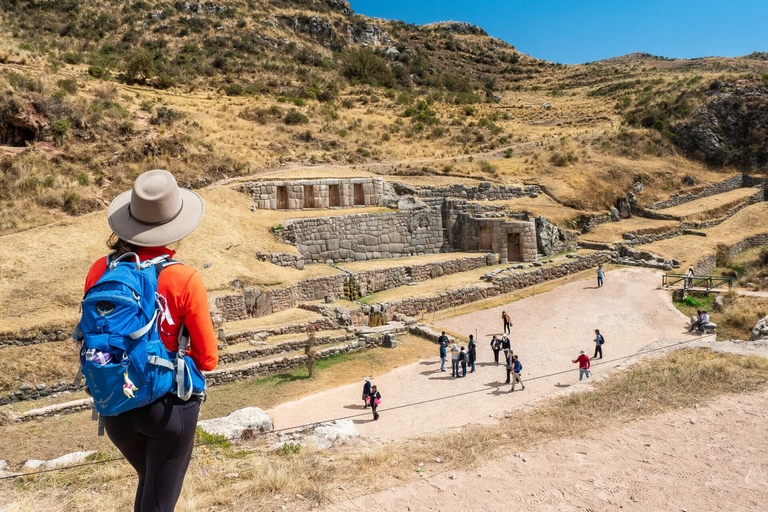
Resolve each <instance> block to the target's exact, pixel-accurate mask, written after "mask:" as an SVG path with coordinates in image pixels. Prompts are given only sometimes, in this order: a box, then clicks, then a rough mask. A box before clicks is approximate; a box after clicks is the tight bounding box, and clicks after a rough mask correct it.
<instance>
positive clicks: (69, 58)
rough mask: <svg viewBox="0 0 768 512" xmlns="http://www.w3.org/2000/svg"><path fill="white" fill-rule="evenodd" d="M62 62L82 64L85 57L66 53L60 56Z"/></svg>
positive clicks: (79, 54) (80, 54)
mask: <svg viewBox="0 0 768 512" xmlns="http://www.w3.org/2000/svg"><path fill="white" fill-rule="evenodd" d="M61 58H62V60H63V61H64V62H66V63H67V64H82V63H83V61H84V60H85V57H84V56H83V54H82V53H75V52H67V53H65V54H64V55H62V56H61Z"/></svg>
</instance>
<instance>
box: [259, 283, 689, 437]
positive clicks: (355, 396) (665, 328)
mask: <svg viewBox="0 0 768 512" xmlns="http://www.w3.org/2000/svg"><path fill="white" fill-rule="evenodd" d="M660 283H661V278H660V277H659V275H658V274H657V273H656V272H654V271H649V270H647V269H640V268H626V269H619V270H615V271H611V272H609V273H608V275H607V276H606V285H605V287H603V288H601V289H595V288H593V287H594V283H593V281H592V280H589V281H577V282H575V283H571V284H568V285H565V286H562V287H560V288H558V289H556V290H553V291H551V292H547V293H543V294H540V295H536V296H534V297H531V298H528V299H524V300H521V301H518V302H515V303H512V304H510V305H508V306H505V307H499V308H494V309H489V310H486V311H480V312H477V313H472V314H469V315H463V316H460V317H456V318H453V319H450V320H446V321H444V322H442V323H443V325H444V327H445V328H446V329H449V330H451V331H453V332H456V333H458V334H462V335H469V334H470V333H471V334H474V333H475V330H477V333H478V335H479V339H480V343H479V349H478V360H479V361H480V362H479V364H478V365H477V371H476V373H474V374H469V373H468V374H467V377H466V378H461V379H454V378H452V377H451V374H450V363H449V366H448V371H447V372H445V373H443V372H440V360H439V358H438V357H436V356H437V352H438V349H437V346H435V357H432V358H430V359H427V360H424V361H421V362H419V363H415V364H411V365H408V366H404V367H402V368H397V369H396V370H394V371H391V372H389V373H387V374H385V375H377V374H375V372H376V369H375V368H374V378H373V382H374V383H376V384H377V385H378V386H379V390H380V391H381V394H382V408H381V419H380V420H379V421H377V422H373V421H371V415H370V413H368V412H367V411H363V410H362V408H361V405H362V401H361V394H362V393H361V392H362V384H363V375H360V384H354V385H349V386H342V387H339V388H336V389H332V390H329V391H324V392H322V393H318V394H315V395H311V396H308V397H304V398H302V399H300V400H297V401H294V402H289V403H286V404H282V405H280V406H278V407H276V408H274V409H272V410H270V411H269V414H270V416H271V417H272V418H273V420H274V422H275V428H286V427H292V426H297V425H301V424H305V423H311V422H315V421H324V420H328V419H332V418H339V417H347V416H353V420H354V421H355V423H356V424H357V427H358V430H359V431H360V433H361V434H363V435H365V436H372V437H379V438H382V439H402V438H405V437H411V436H417V435H428V434H437V433H439V432H441V431H446V430H448V429H452V428H456V427H461V426H463V425H466V424H468V423H482V422H487V421H493V418H492V417H493V416H497V415H499V414H501V413H503V412H505V411H509V410H512V409H515V408H518V407H520V406H521V405H524V404H527V403H530V402H532V401H534V400H536V399H539V398H542V397H545V396H548V395H551V394H553V393H557V392H562V391H564V392H567V391H569V390H570V389H573V388H572V386H573V385H577V386H578V385H579V384H578V372H577V371H576V369H575V365H573V364H572V363H571V360H572V359H573V358H575V357H576V356H577V355H578V352H579V350H580V349H584V350H589V351H590V352H591V350H593V347H594V344H593V343H592V341H591V340H592V338H593V330H594V329H595V328H596V327H599V328H600V329H601V330H602V331H603V332H604V333H605V337H606V340H607V343H606V345H605V355H606V359H615V358H619V357H625V356H630V355H632V354H634V353H636V352H637V351H638V350H640V349H642V348H643V347H645V346H647V345H649V344H651V343H654V342H659V341H660V340H662V341H663V340H667V341H680V340H687V339H696V338H694V337H692V336H691V335H689V334H687V333H686V332H685V331H684V328H683V324H684V322H685V320H686V319H685V317H684V316H683V315H682V314H681V313H680V312H678V311H677V310H676V309H675V308H674V306H673V305H672V303H671V300H670V297H669V292H666V291H663V290H659V289H658V285H659V284H660ZM502 309H506V311H507V312H508V313H509V314H510V315H511V316H512V321H513V323H514V327H513V330H512V347H513V350H514V351H515V352H516V353H518V354H520V358H521V361H522V363H523V366H524V369H523V379H524V380H525V379H526V378H531V377H536V379H535V380H529V382H528V384H527V386H526V390H525V391H523V392H515V393H509V392H508V391H509V386H507V385H506V384H503V383H504V380H505V378H506V372H505V370H504V367H503V366H502V365H498V366H497V365H496V364H494V363H493V354H492V352H491V350H490V347H489V346H488V340H489V339H490V338H489V337H488V335H489V334H492V333H494V332H499V331H500V327H501V326H500V321H499V319H500V315H501V311H502ZM589 355H590V356H591V353H590V354H589ZM618 364H620V362H616V363H607V364H605V365H602V366H596V367H595V369H594V373H595V374H596V375H597V374H605V373H606V372H608V371H610V369H611V368H614V367H615V366H616V365H618ZM560 371H566V372H567V373H565V374H562V375H555V376H551V377H545V378H540V376H543V375H547V374H552V373H555V372H560ZM569 388H570V389H569ZM518 389H519V388H518ZM445 397H450V398H447V399H446V398H445ZM416 402H418V403H419V404H418V405H414V406H407V407H403V406H405V405H408V404H413V403H416Z"/></svg>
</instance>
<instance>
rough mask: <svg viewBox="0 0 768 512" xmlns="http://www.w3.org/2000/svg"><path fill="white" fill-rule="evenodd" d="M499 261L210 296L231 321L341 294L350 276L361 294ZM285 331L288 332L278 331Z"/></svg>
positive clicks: (487, 258)
mask: <svg viewBox="0 0 768 512" xmlns="http://www.w3.org/2000/svg"><path fill="white" fill-rule="evenodd" d="M498 261H499V257H498V255H496V254H482V255H478V256H470V257H466V258H457V259H455V260H447V261H440V262H435V263H421V264H416V265H401V266H397V267H390V268H380V269H373V270H367V271H364V272H359V273H357V272H352V271H348V270H347V271H345V273H343V274H336V275H332V276H323V277H317V278H314V279H305V280H302V281H299V282H298V283H296V284H294V285H292V286H288V287H285V288H277V289H272V290H260V289H254V288H249V287H244V288H241V289H240V290H238V292H239V293H235V294H231V295H222V296H218V297H215V298H214V299H213V301H212V302H213V307H214V318H215V319H216V321H217V322H234V321H237V320H244V319H246V318H251V317H260V316H264V315H268V314H271V313H276V312H278V311H283V310H285V309H289V308H292V307H295V306H298V305H299V304H301V303H302V302H310V301H313V300H319V299H323V298H325V297H327V296H334V297H342V296H344V282H345V281H346V280H347V279H349V277H350V276H353V277H354V279H355V281H356V282H357V284H358V287H359V291H360V293H361V294H362V295H369V294H371V293H375V292H378V291H381V290H388V289H390V288H396V287H398V286H404V285H406V284H408V283H416V282H421V281H426V280H429V279H435V278H437V277H442V276H446V275H451V274H455V273H457V272H466V271H467V270H473V269H476V268H480V267H484V266H487V265H495V264H497V263H498ZM282 334H288V333H282Z"/></svg>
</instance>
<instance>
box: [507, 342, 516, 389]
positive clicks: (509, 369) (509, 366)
mask: <svg viewBox="0 0 768 512" xmlns="http://www.w3.org/2000/svg"><path fill="white" fill-rule="evenodd" d="M506 353H507V354H509V355H507V358H506V359H505V363H504V368H505V369H506V370H507V380H506V381H505V382H504V384H509V383H510V378H511V377H512V370H513V368H514V365H515V360H514V357H515V354H513V353H512V350H509V351H508V352H506Z"/></svg>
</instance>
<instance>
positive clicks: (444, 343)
mask: <svg viewBox="0 0 768 512" xmlns="http://www.w3.org/2000/svg"><path fill="white" fill-rule="evenodd" d="M437 342H438V343H439V344H440V362H441V364H440V371H441V372H444V371H445V359H446V358H447V357H448V336H446V335H445V331H443V334H442V335H441V336H440V337H439V338H437Z"/></svg>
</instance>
